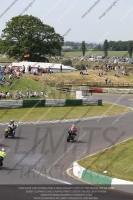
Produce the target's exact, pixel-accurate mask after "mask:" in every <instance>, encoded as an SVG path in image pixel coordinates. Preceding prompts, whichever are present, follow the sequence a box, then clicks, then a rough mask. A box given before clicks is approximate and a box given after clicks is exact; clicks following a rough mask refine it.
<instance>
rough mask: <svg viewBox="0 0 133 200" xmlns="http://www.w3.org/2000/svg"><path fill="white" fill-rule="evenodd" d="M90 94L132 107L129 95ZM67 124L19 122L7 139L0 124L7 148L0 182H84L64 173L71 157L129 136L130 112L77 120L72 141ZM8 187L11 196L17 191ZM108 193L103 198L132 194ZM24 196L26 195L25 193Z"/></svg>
mask: <svg viewBox="0 0 133 200" xmlns="http://www.w3.org/2000/svg"><path fill="white" fill-rule="evenodd" d="M94 98H99V99H103V100H104V101H108V102H112V103H116V104H120V105H125V106H128V107H132V101H133V100H132V95H110V94H99V95H98V94H95V95H94ZM103 115H104V113H103ZM71 124H72V122H67V123H59V124H57V123H53V124H41V125H40V124H39V125H34V124H31V125H23V126H22V125H20V126H19V127H18V128H17V130H16V135H15V137H14V138H7V139H2V138H3V133H4V128H5V126H4V125H2V126H0V138H1V140H0V141H1V142H0V148H2V147H6V148H7V149H9V152H8V154H7V157H6V158H5V160H4V165H3V167H2V168H1V170H0V180H1V181H0V183H1V184H2V185H3V184H6V185H13V184H16V185H23V184H29V185H31V184H35V185H40V184H43V185H44V184H46V185H47V184H48V185H53V184H56V185H62V184H63V185H71V184H72V185H73V184H80V185H83V184H84V183H82V182H80V181H78V180H76V179H74V178H72V177H70V176H69V175H68V174H67V173H66V170H67V169H68V168H71V166H72V163H73V162H74V161H75V160H77V159H80V158H81V157H85V156H87V155H91V154H93V153H96V152H99V151H100V150H103V149H105V148H108V147H109V146H112V145H114V144H116V143H119V142H122V141H124V140H126V139H128V138H131V137H132V136H133V132H132V129H133V113H132V112H129V113H126V114H124V115H122V116H121V115H116V116H112V117H105V118H102V117H101V118H99V119H91V120H87V121H82V122H81V121H79V122H78V123H77V128H78V130H79V131H78V136H77V137H76V142H73V143H72V142H70V143H67V142H66V138H67V130H68V128H69V127H70V126H71ZM85 150H86V151H85ZM7 187H8V186H7ZM10 190H11V187H9V189H8V191H9V192H10V193H11V194H12V195H16V196H15V197H14V199H17V197H18V196H19V193H15V192H14V193H12V191H10ZM109 194H110V195H109V197H108V198H106V199H116V198H117V199H133V196H130V195H129V194H126V193H121V192H118V191H111V190H110V191H109ZM1 195H4V197H6V195H7V192H4V190H3V193H0V199H2V198H1ZM21 198H22V199H24V198H23V195H22V196H21V197H20V196H19V199H21ZM5 199H7V198H5ZM10 199H11V198H10ZM26 199H30V198H28V196H27V198H26ZM102 199H103V198H102Z"/></svg>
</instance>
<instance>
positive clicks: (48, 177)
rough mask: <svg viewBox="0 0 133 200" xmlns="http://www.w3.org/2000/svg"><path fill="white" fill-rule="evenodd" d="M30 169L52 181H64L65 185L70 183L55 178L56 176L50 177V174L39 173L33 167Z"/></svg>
mask: <svg viewBox="0 0 133 200" xmlns="http://www.w3.org/2000/svg"><path fill="white" fill-rule="evenodd" d="M32 171H34V172H35V173H37V174H39V175H40V176H43V177H45V178H47V179H50V180H52V181H56V182H60V183H64V184H67V185H72V184H71V183H69V182H67V181H63V180H60V179H56V178H51V177H50V176H47V175H45V174H41V173H40V172H38V171H36V170H35V169H33V170H32Z"/></svg>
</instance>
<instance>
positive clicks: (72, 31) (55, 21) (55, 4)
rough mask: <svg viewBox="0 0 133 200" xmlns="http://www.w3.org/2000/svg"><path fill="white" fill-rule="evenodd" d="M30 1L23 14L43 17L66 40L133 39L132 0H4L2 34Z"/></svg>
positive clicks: (0, 17)
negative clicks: (7, 24) (8, 22)
mask: <svg viewBox="0 0 133 200" xmlns="http://www.w3.org/2000/svg"><path fill="white" fill-rule="evenodd" d="M30 3H31V4H32V5H31V6H30V7H29V8H28V9H27V11H25V12H24V13H23V15H24V14H28V15H33V16H36V17H38V18H40V19H41V20H42V21H43V23H44V24H48V25H50V26H52V27H54V29H55V31H56V32H57V33H59V34H60V35H64V40H65V41H75V42H81V41H83V40H85V41H86V42H96V43H101V42H103V41H104V40H105V39H107V40H108V41H110V40H114V41H118V40H123V41H127V40H133V27H132V25H133V0H4V1H2V2H1V5H0V34H1V33H2V30H3V29H4V28H5V25H6V22H7V21H9V20H10V19H11V18H12V17H14V16H17V15H19V14H20V13H22V12H23V10H24V9H26V8H27V6H28V5H29V4H30ZM4 12H5V13H4ZM103 13H104V15H103Z"/></svg>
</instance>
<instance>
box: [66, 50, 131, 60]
mask: <svg viewBox="0 0 133 200" xmlns="http://www.w3.org/2000/svg"><path fill="white" fill-rule="evenodd" d="M62 54H63V55H64V56H65V57H71V58H73V57H78V56H83V54H82V52H81V51H75V52H62ZM94 54H96V55H97V56H103V55H104V53H103V51H91V50H90V51H86V53H85V56H86V57H88V56H91V55H94ZM125 54H127V51H109V52H108V57H112V56H117V57H125ZM126 57H128V55H126Z"/></svg>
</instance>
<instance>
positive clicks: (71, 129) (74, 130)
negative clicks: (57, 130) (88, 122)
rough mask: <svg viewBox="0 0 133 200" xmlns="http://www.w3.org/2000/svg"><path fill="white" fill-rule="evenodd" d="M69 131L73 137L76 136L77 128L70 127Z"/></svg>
mask: <svg viewBox="0 0 133 200" xmlns="http://www.w3.org/2000/svg"><path fill="white" fill-rule="evenodd" d="M69 131H70V132H71V133H72V134H73V135H77V134H76V132H77V128H76V126H75V125H74V124H73V125H72V126H71V127H70V129H69Z"/></svg>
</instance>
